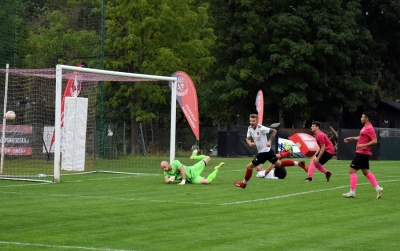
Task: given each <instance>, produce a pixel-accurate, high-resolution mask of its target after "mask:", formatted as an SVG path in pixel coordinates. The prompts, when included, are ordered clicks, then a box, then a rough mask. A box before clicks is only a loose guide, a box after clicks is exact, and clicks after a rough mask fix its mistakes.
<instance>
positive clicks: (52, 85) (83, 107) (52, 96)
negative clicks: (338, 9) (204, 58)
mask: <svg viewBox="0 0 400 251" xmlns="http://www.w3.org/2000/svg"><path fill="white" fill-rule="evenodd" d="M176 81H177V79H176V78H175V77H166V76H155V75H144V74H133V73H124V72H116V71H106V70H97V69H90V68H82V67H74V66H65V65H57V67H56V69H0V83H1V85H2V86H8V89H7V90H6V89H5V88H1V89H0V97H1V100H2V101H4V102H1V103H0V109H1V111H3V110H4V108H5V106H6V110H7V111H14V112H15V114H16V117H15V119H14V120H7V121H5V120H4V121H5V122H6V123H5V124H1V125H0V129H1V130H2V131H4V135H5V136H4V138H3V141H4V149H3V151H2V152H3V153H2V156H1V158H2V165H1V170H0V171H1V173H0V178H1V179H22V180H35V181H45V182H58V181H60V177H61V176H62V175H69V174H78V173H79V174H82V173H92V172H112V173H140V174H160V169H159V163H160V161H161V160H168V159H169V160H170V161H172V160H173V159H174V158H175V131H176V126H175V125H176ZM138 82H141V83H145V84H147V83H148V84H158V85H160V86H163V87H164V88H165V87H166V86H168V84H169V85H170V87H171V90H172V91H171V103H170V112H169V113H168V116H165V114H164V115H163V116H162V118H157V121H156V122H155V123H151V124H150V125H149V124H145V123H143V124H142V123H140V122H136V120H135V118H131V119H130V120H128V121H113V120H111V119H110V118H113V116H111V115H112V113H118V112H119V111H117V110H114V111H113V110H112V109H111V110H110V109H104V101H103V99H104V89H103V85H104V83H110V84H112V85H120V84H122V83H123V84H126V83H130V84H131V85H135V84H136V83H138ZM167 88H168V87H167ZM6 93H7V95H6V96H5V94H6ZM130 105H132V104H123V105H122V106H120V107H129V106H130ZM116 109H120V108H116ZM107 113H111V115H110V114H107ZM167 120H168V121H167ZM166 122H168V123H166ZM132 123H136V125H135V126H133V124H132ZM148 142H153V144H151V148H150V147H149V146H148ZM154 142H157V143H156V144H154ZM134 147H135V148H138V149H140V151H139V152H136V153H134V152H133V151H132V149H133V148H134Z"/></svg>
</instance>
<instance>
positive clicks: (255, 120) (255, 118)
mask: <svg viewBox="0 0 400 251" xmlns="http://www.w3.org/2000/svg"><path fill="white" fill-rule="evenodd" d="M257 125H258V115H257V114H250V126H251V127H253V128H256V126H257Z"/></svg>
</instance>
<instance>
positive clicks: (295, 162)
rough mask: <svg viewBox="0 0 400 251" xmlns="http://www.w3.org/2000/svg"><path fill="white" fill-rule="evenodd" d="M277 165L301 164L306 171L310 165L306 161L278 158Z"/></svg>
mask: <svg viewBox="0 0 400 251" xmlns="http://www.w3.org/2000/svg"><path fill="white" fill-rule="evenodd" d="M274 165H275V166H277V167H285V166H299V167H301V168H303V170H304V171H306V172H308V166H307V165H306V163H305V162H304V161H300V162H299V161H294V160H277V161H276V162H275V163H274Z"/></svg>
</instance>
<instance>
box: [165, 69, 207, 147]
mask: <svg viewBox="0 0 400 251" xmlns="http://www.w3.org/2000/svg"><path fill="white" fill-rule="evenodd" d="M172 77H176V78H177V79H178V80H177V83H176V100H177V101H178V103H179V105H180V107H181V109H182V111H183V113H184V114H185V117H186V120H187V121H188V123H189V125H190V127H191V128H192V131H193V133H194V135H195V136H196V139H197V140H200V128H199V109H198V102H197V92H196V87H195V86H194V84H193V81H192V79H191V78H190V77H189V75H187V74H186V73H185V72H183V71H177V72H174V73H173V74H172ZM170 87H171V86H170Z"/></svg>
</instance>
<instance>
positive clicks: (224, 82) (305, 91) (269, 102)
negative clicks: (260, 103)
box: [207, 0, 375, 127]
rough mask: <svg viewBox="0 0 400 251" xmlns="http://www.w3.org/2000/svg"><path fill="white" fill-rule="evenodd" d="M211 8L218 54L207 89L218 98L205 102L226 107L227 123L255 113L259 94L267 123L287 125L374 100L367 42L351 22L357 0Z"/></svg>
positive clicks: (238, 3) (233, 3) (364, 32)
mask: <svg viewBox="0 0 400 251" xmlns="http://www.w3.org/2000/svg"><path fill="white" fill-rule="evenodd" d="M215 8H216V9H215V12H213V14H216V15H217V16H216V17H215V18H216V19H217V20H218V26H216V34H217V36H218V39H217V43H216V44H217V46H218V47H217V48H215V50H216V51H222V52H220V53H218V52H217V54H216V55H217V56H216V58H217V60H218V66H216V67H215V68H213V72H212V73H211V76H213V77H215V78H217V79H215V80H214V81H213V83H209V85H208V86H209V94H211V93H222V95H221V97H219V98H218V97H214V96H213V97H212V99H213V100H215V101H214V102H213V101H212V100H207V102H208V103H209V107H212V106H214V105H215V103H222V104H223V105H225V108H227V111H228V112H229V114H230V116H225V117H224V119H227V121H230V122H234V121H235V120H234V116H235V117H236V115H237V116H239V117H241V116H243V118H244V119H243V120H242V121H247V116H248V114H244V113H243V112H242V111H249V110H250V111H251V112H255V106H254V101H255V95H256V93H257V90H258V89H261V90H263V91H264V95H265V107H266V108H267V109H266V110H267V112H266V115H267V117H272V119H275V120H276V119H277V117H278V114H279V115H280V116H282V117H283V120H284V122H285V123H284V126H286V127H291V126H292V125H293V124H295V125H298V124H299V123H298V122H301V124H302V122H303V121H304V120H309V119H314V118H319V119H326V118H327V117H329V116H332V115H333V116H335V117H337V118H339V117H340V115H341V112H342V110H344V109H345V110H349V111H355V110H356V109H357V108H358V107H359V106H362V105H369V104H371V101H373V99H374V95H373V89H372V86H373V83H374V67H375V61H374V56H373V55H372V54H371V53H370V52H369V49H370V48H371V46H372V41H373V40H372V36H371V34H370V32H369V31H368V30H367V29H366V27H365V25H363V24H360V23H359V22H358V18H359V16H360V14H361V5H360V4H359V2H358V1H346V2H341V1H335V0H329V1H322V0H320V1H318V0H317V1H315V0H310V1H301V2H300V1H230V2H228V3H225V2H224V1H221V2H218V5H217V6H215ZM221 10H222V11H221ZM219 25H220V26H219ZM217 27H218V28H217ZM221 65H222V68H221ZM221 69H223V70H221ZM210 81H211V80H210ZM229 107H231V108H230V109H229ZM249 108H250V109H249ZM229 110H230V111H229ZM274 111H276V112H274ZM215 115H216V117H217V116H219V114H215ZM232 115H233V116H232ZM219 117H223V116H219ZM245 119H246V120H245ZM301 124H300V125H301Z"/></svg>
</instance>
